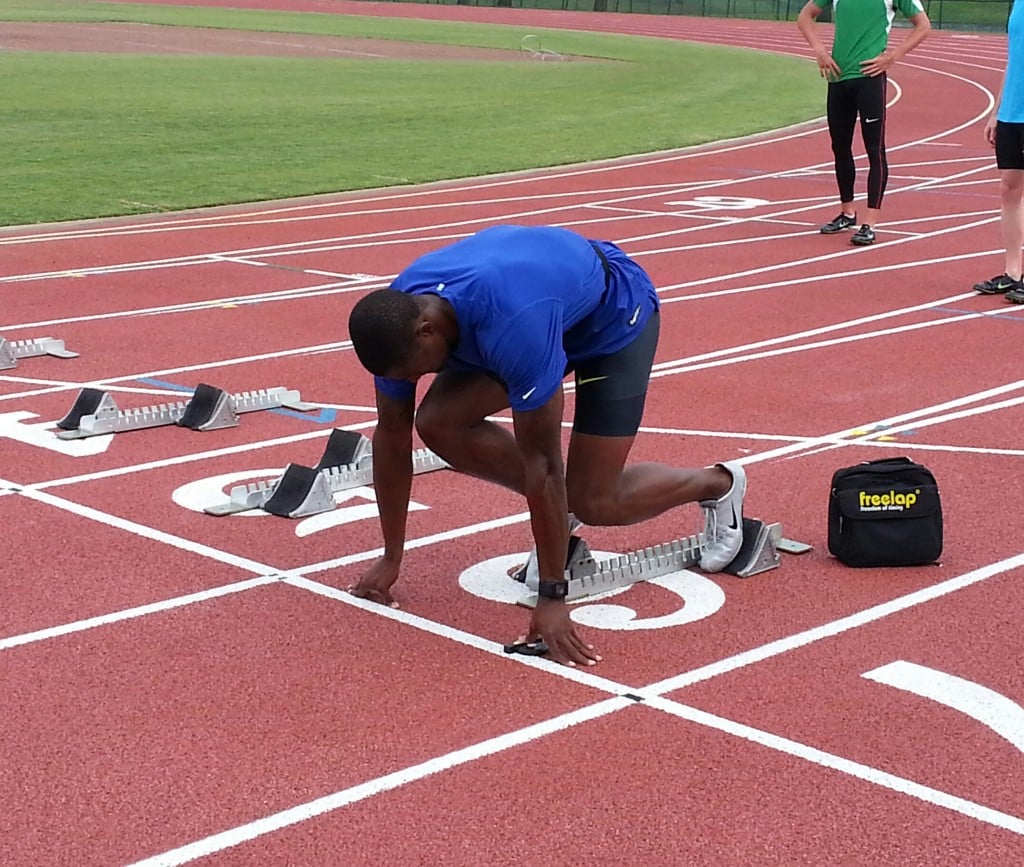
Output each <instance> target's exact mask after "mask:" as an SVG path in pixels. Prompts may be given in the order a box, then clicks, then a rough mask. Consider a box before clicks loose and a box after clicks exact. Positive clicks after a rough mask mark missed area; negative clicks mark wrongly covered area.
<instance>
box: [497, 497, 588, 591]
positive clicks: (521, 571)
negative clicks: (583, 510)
mask: <svg viewBox="0 0 1024 867" xmlns="http://www.w3.org/2000/svg"><path fill="white" fill-rule="evenodd" d="M582 526H583V522H582V521H581V520H580V519H579V518H577V517H576V515H575V514H573V513H572V512H569V537H570V538H569V544H570V546H571V545H572V534H573V533H575V532H576V531H577V530H578V529H579V528H580V527H582ZM570 550H572V549H571V547H570ZM566 556H568V554H567V555H566ZM573 565H574V564H572V563H570V564H568V566H567V567H566V568H569V569H571V568H572V566H573ZM509 578H511V579H512V580H514V581H518V582H520V583H521V584H525V585H526V587H527V589H529V590H533V591H536V590H537V588H538V587H539V586H540V569H539V568H538V566H537V549H536V548H534V549H533V550H532V551H530V556H529V557H528V558H527V560H526V563H525V564H524V565H522V566H520V567H519V568H518V569H513V570H512V571H510V572H509Z"/></svg>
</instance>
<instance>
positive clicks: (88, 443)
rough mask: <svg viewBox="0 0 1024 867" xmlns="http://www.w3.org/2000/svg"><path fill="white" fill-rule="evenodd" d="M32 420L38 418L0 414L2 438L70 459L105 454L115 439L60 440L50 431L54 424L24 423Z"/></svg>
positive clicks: (109, 436)
mask: <svg viewBox="0 0 1024 867" xmlns="http://www.w3.org/2000/svg"><path fill="white" fill-rule="evenodd" d="M30 418H38V416H36V414H35V413H34V412H5V413H0V437H3V438H5V439H11V440H15V441H16V442H19V443H24V444H25V445H28V446H35V447H36V448H40V449H47V450H48V451H51V452H59V453H60V454H62V455H67V456H68V457H70V458H85V457H91V456H92V455H99V454H103V452H105V451H106V450H107V449H108V448H110V441H111V440H112V439H113V438H114V435H113V434H106V435H103V436H96V437H89V438H87V439H80V440H59V439H57V434H56V432H55V431H53V430H49V428H52V427H53V422H40V423H38V424H23V423H22V422H24V421H25V420H26V419H30Z"/></svg>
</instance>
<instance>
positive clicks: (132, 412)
mask: <svg viewBox="0 0 1024 867" xmlns="http://www.w3.org/2000/svg"><path fill="white" fill-rule="evenodd" d="M279 408H287V409H294V410H298V411H299V412H309V411H310V410H313V409H318V407H317V406H316V405H315V404H312V403H303V402H302V400H301V399H300V397H299V393H298V392H297V391H294V390H291V389H287V388H281V387H276V388H268V389H263V390H260V391H243V392H239V393H238V394H228V393H227V392H224V391H222V390H221V389H219V388H214V387H213V386H212V385H205V384H200V385H198V386H197V387H196V390H195V392H193V394H192V397H191V398H190V399H189V400H182V401H176V402H174V403H161V404H157V405H154V406H144V407H139V408H137V409H124V410H122V409H118V407H117V404H116V403H115V402H114V398H113V397H111V396H110V394H108V393H107V392H105V391H101V390H100V389H97V388H83V389H82V390H81V391H80V392H79V393H78V398H77V399H76V400H75V403H74V405H73V406H72V407H71V410H70V411H69V412H68V414H67V415H66V416H65V417H64V418H62V419H61V420H60V421H59V422H57V427H58V428H60V430H59V431H58V432H57V437H58V438H59V439H62V440H74V439H82V438H84V437H94V436H100V435H101V434H112V433H125V432H127V431H133V430H144V429H146V428H152V427H164V426H166V425H172V424H173V425H178V426H180V427H187V428H190V429H191V430H200V431H207V430H221V429H222V428H227V427H235V426H237V425H238V416H239V415H241V414H243V413H247V412H258V411H260V410H264V409H279Z"/></svg>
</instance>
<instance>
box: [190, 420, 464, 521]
mask: <svg viewBox="0 0 1024 867" xmlns="http://www.w3.org/2000/svg"><path fill="white" fill-rule="evenodd" d="M447 466H448V464H447V463H446V462H445V461H444V460H443V459H442V458H440V457H438V456H437V455H436V454H434V453H433V452H432V451H430V449H417V450H416V451H414V452H413V455H412V471H413V474H414V475H419V474H421V473H429V472H433V471H434V470H441V469H444V468H445V467H447ZM372 484H373V446H372V445H371V443H370V440H368V439H367V438H366V437H365V436H363V435H362V434H360V433H357V432H355V431H346V430H335V431H332V433H331V436H330V439H329V440H328V441H327V448H326V449H325V450H324V455H323V457H322V458H321V459H320V461H319V462H318V463H317V465H316V466H315V467H305V466H302V465H301V464H288V466H287V468H286V469H285V471H284V474H283V475H282V476H281V477H280V478H279V479H275V480H274V481H265V482H252V483H250V484H248V485H237V486H235V487H234V488H232V489H231V491H230V493H229V495H228V496H229V499H228V501H227V502H226V503H218V504H217V505H214V506H208V507H207V508H205V509H204V510H203V511H204V512H206V514H208V515H215V516H217V517H223V516H224V515H234V514H237V513H238V512H246V511H248V510H250V509H263V510H264V511H265V512H270V513H271V514H272V515H278V516H280V517H282V518H305V517H308V516H309V515H318V514H320V513H321V512H330V511H331V510H332V509H334V495H335V494H337V493H340V492H341V491H347V490H349V489H351V488H359V487H362V486H364V485H372Z"/></svg>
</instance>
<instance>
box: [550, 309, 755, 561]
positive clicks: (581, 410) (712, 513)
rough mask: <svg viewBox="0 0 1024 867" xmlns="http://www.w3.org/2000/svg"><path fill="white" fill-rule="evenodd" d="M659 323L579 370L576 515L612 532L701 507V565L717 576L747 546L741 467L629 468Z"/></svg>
mask: <svg viewBox="0 0 1024 867" xmlns="http://www.w3.org/2000/svg"><path fill="white" fill-rule="evenodd" d="M659 325H660V322H659V316H658V314H657V313H656V314H654V316H653V317H652V318H651V320H650V322H649V323H648V324H647V327H646V328H645V330H644V332H643V334H641V335H640V336H639V337H638V338H637V339H636V340H634V341H633V342H632V343H631V344H629V346H627V347H625V349H622V350H620V351H619V352H617V353H615V354H614V355H610V356H607V357H605V358H599V359H595V360H593V361H591V362H587V363H585V364H582V365H580V367H579V368H578V369H577V371H576V382H577V387H576V415H575V420H574V422H573V432H572V436H571V438H570V441H569V455H568V459H567V461H566V490H567V493H568V499H569V510H570V511H571V512H572V513H573V514H575V515H576V516H577V517H578V518H579V519H580V520H581V521H582V522H583V523H584V524H590V525H593V526H612V525H623V524H636V523H639V522H640V521H644V520H647V519H648V518H653V517H655V516H657V515H660V514H662V513H664V512H667V511H668V510H669V509H672V508H674V507H676V506H681V505H683V504H685V503H694V502H700V504H701V506H703V507H704V508H705V513H706V526H705V547H704V552H703V556H702V558H701V567H702V568H704V569H705V570H707V571H718V570H720V569H723V568H724V567H725V566H727V565H728V564H729V563H730V562H732V560H733V558H734V557H735V556H736V553H737V552H738V551H739V548H740V545H741V544H742V541H743V497H744V494H745V492H746V474H745V473H744V471H743V469H742V467H740V466H739V464H733V463H728V464H724V465H723V464H717V465H716V466H713V467H706V468H703V469H684V468H678V467H670V466H666V465H664V464H657V463H638V464H632V465H630V466H626V465H625V464H626V458H627V457H628V455H629V451H630V449H631V448H632V445H633V440H634V439H635V437H636V432H637V429H638V428H639V426H640V420H641V418H642V416H643V410H644V403H645V401H646V396H647V385H648V381H649V378H650V371H651V364H652V362H653V360H654V350H655V348H656V347H657V342H658V329H659Z"/></svg>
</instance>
